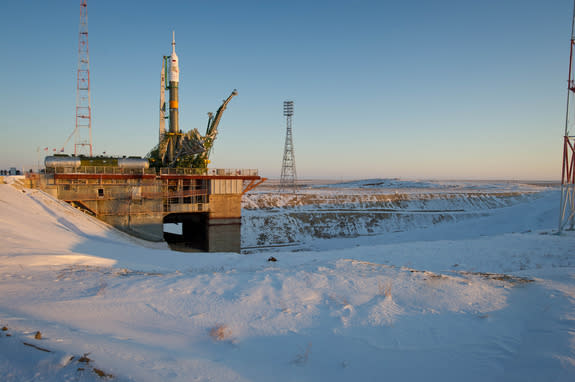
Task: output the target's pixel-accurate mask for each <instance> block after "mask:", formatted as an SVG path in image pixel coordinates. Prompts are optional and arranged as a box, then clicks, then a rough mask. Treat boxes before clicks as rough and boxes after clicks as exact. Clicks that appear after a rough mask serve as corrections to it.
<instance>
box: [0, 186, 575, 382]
mask: <svg viewBox="0 0 575 382" xmlns="http://www.w3.org/2000/svg"><path fill="white" fill-rule="evenodd" d="M371 183H374V182H373V181H371ZM396 186H397V184H396ZM403 186H404V185H402V187H403ZM408 186H409V187H407V189H413V188H417V186H416V185H413V184H412V185H408ZM411 186H413V187H411ZM460 186H461V185H459V186H449V187H451V188H449V187H448V188H445V187H443V186H440V187H437V188H436V189H435V191H433V188H430V187H429V185H425V187H423V186H422V187H420V188H419V189H418V191H417V192H416V191H413V190H412V191H413V192H411V191H410V192H404V191H397V190H398V189H397V188H392V189H391V190H392V193H393V194H394V195H395V191H397V192H398V195H400V197H397V198H395V199H394V198H390V200H388V201H385V200H384V199H385V198H383V197H381V198H380V199H381V200H379V199H377V198H378V197H377V196H373V195H374V190H373V188H370V189H367V190H366V189H363V191H361V192H369V193H371V194H370V195H369V196H365V197H361V198H359V199H357V198H356V196H357V195H358V193H361V192H360V191H358V189H361V187H359V188H358V187H355V185H354V187H353V188H348V187H346V186H343V185H339V186H337V187H336V186H331V187H330V190H331V191H329V190H328V189H327V188H322V189H320V190H315V191H311V190H307V191H306V192H305V193H306V194H313V195H316V196H313V197H310V198H311V199H314V200H316V201H317V200H318V199H323V200H324V202H323V203H316V202H315V201H312V202H310V203H299V204H298V203H293V204H294V205H293V206H291V205H290V203H291V202H290V201H289V198H281V200H282V203H284V206H283V207H282V208H279V207H276V206H273V204H272V205H265V206H258V203H259V202H260V201H261V200H263V199H267V200H268V202H269V199H270V198H273V197H272V196H270V194H265V193H260V194H254V195H252V196H250V198H248V199H247V200H246V203H248V204H250V203H251V204H252V206H251V210H246V214H245V216H246V219H245V221H244V226H245V228H244V230H245V232H246V240H247V241H248V242H249V241H250V240H252V241H254V242H256V245H255V246H256V247H257V246H258V245H257V238H258V232H257V230H256V229H255V228H254V227H256V226H257V225H258V224H260V223H257V221H258V219H260V218H264V219H265V216H266V215H267V216H279V218H276V221H283V222H284V223H285V224H286V225H290V224H295V225H296V226H297V229H295V230H294V236H293V237H294V238H295V239H294V242H297V243H298V245H297V246H295V247H286V248H277V247H274V248H272V249H269V248H268V249H264V248H263V247H264V246H265V245H273V244H274V241H273V240H271V241H270V240H268V242H266V243H264V245H262V246H260V247H259V248H255V249H252V252H253V253H251V254H249V255H238V254H215V253H211V254H192V253H176V252H170V251H169V250H167V249H166V248H165V247H164V246H162V245H153V246H152V245H148V244H146V243H145V242H141V241H138V240H136V239H133V238H130V237H128V236H126V235H123V234H121V233H118V232H117V231H115V230H113V229H110V228H109V227H108V226H106V225H105V224H103V223H101V222H99V221H97V220H94V219H92V218H90V217H88V216H85V215H83V214H82V213H81V212H78V211H77V210H75V209H73V208H71V207H69V206H67V205H66V204H64V203H61V202H59V201H57V200H54V199H52V198H50V197H48V196H46V195H45V194H43V193H41V192H39V191H34V190H17V189H15V188H13V187H12V186H10V185H0V237H1V243H0V245H1V247H0V248H1V249H0V328H1V329H5V330H0V380H2V381H100V380H106V379H111V380H117V381H272V380H273V381H330V382H331V381H349V380H357V381H380V380H392V381H397V380H404V381H420V380H431V381H434V380H441V381H461V380H466V381H573V380H575V268H574V267H575V255H574V250H573V248H574V244H575V235H573V233H571V232H568V233H564V234H562V235H561V236H558V235H556V234H555V233H554V228H555V227H556V226H557V220H558V217H557V211H558V206H559V200H558V197H559V194H558V191H557V189H554V188H545V187H540V186H528V185H522V186H517V185H516V184H505V183H500V184H499V183H498V184H490V183H483V184H472V185H471V186H472V187H474V188H473V189H468V190H461V189H460V190H459V192H460V193H462V194H464V195H463V196H461V197H455V196H449V195H455V193H456V192H455V191H454V189H453V187H460ZM376 188H377V187H376ZM379 188H380V189H381V188H382V187H379ZM460 188H461V187H460ZM386 190H387V189H386ZM386 192H387V191H386ZM336 194H337V195H340V196H338V197H336V196H334V195H336ZM375 194H379V192H375ZM406 194H412V196H411V197H404V196H401V195H406ZM424 194H427V195H430V196H429V197H427V199H426V198H425V197H423V196H422V195H424ZM440 194H441V195H440ZM487 194H493V195H487ZM317 195H319V196H317ZM341 195H343V196H341ZM346 195H347V196H346ZM349 195H351V198H355V199H353V200H352V199H349V198H350V196H349ZM434 195H435V196H434ZM480 195H481V196H480ZM337 198H343V199H344V200H343V203H342V200H341V199H338V200H337V202H333V200H334V199H337ZM370 198H374V199H370ZM474 198H477V199H474ZM308 200H309V199H308ZM329 200H332V201H331V202H330V201H329ZM266 203H267V202H266ZM269 203H271V202H269ZM346 203H347V204H346ZM382 203H389V204H388V205H382ZM353 209H357V210H358V211H359V213H361V214H367V215H374V214H380V213H390V214H391V215H392V216H397V215H402V214H403V215H409V216H412V215H413V216H415V217H413V218H412V219H411V220H408V221H407V222H406V221H403V220H401V219H400V218H397V219H396V220H394V219H395V218H393V217H390V218H388V219H387V220H386V221H387V222H391V223H390V224H396V226H395V227H396V228H397V229H395V228H394V229H386V228H385V226H386V225H385V224H384V221H383V220H382V221H381V222H380V221H379V220H378V221H377V222H376V221H374V223H373V224H372V226H371V227H372V228H373V229H372V231H369V230H368V228H369V224H367V223H365V222H364V223H361V224H358V225H357V227H356V228H353V229H351V228H350V229H349V230H348V231H346V232H347V233H346V234H344V235H341V230H333V229H331V228H330V227H329V226H330V224H332V223H330V222H333V221H335V220H330V219H332V218H333V216H330V217H328V218H323V220H322V218H321V216H319V215H317V214H319V213H322V212H326V213H327V214H328V215H333V214H340V213H343V212H347V213H351V212H353V211H343V212H341V210H353ZM382 209H385V210H392V211H380V210H382ZM310 210H312V211H310ZM326 210H328V211H326ZM374 210H375V211H374ZM356 212H357V211H356ZM293 213H295V214H297V213H299V214H300V215H301V216H299V217H298V218H297V219H296V218H294V219H295V220H293V221H292V220H289V219H288V220H286V219H287V218H286V216H289V215H290V214H293ZM306 214H307V215H310V214H312V215H313V216H314V219H319V220H317V221H315V222H314V221H313V219H308V220H305V216H304V215H306ZM448 215H452V216H455V218H453V219H449V218H442V219H439V220H436V221H434V220H433V219H430V218H429V216H448ZM459 217H461V218H459ZM356 218H357V219H359V220H361V219H363V218H362V217H361V216H356ZM272 220H273V219H272ZM272 220H270V221H272ZM355 220H356V219H351V220H346V221H345V223H344V224H343V225H344V226H345V225H349V224H352V225H353V222H354V221H355ZM290 222H291V223H290ZM302 222H304V223H305V222H307V223H306V224H307V225H306V224H303V223H302ZM314 223H321V224H325V227H324V228H321V229H319V231H318V232H320V233H322V232H323V233H325V232H327V233H328V235H327V237H324V238H322V237H321V235H320V236H318V235H315V234H314V233H311V234H307V233H306V231H309V230H310V229H311V228H312V227H313V226H314ZM376 223H377V224H376ZM302 224H303V225H302ZM301 227H303V231H302V230H300V228H301ZM362 227H363V228H362ZM278 228H281V225H278ZM280 231H281V229H280ZM285 232H286V229H284V230H283V231H282V232H280V233H279V234H278V235H277V237H276V239H277V243H275V244H278V243H279V242H281V241H282V240H284V239H286V238H287V237H288V235H287V234H286V233H285ZM274 240H275V239H274ZM294 249H295V250H297V251H294ZM270 256H273V257H274V258H275V259H277V261H276V262H271V261H267V260H268V258H269V257H270ZM38 331H39V332H40V333H41V339H36V338H35V335H36V333H37V332H38Z"/></svg>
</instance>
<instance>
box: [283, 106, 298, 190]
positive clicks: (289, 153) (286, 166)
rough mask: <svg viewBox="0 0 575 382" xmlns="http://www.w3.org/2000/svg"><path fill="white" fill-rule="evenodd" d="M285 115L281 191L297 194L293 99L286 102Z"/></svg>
mask: <svg viewBox="0 0 575 382" xmlns="http://www.w3.org/2000/svg"><path fill="white" fill-rule="evenodd" d="M284 116H285V117H286V141H285V147H284V157H283V162H282V172H281V177H280V188H279V192H280V193H284V192H289V191H291V192H293V193H294V194H295V193H296V192H297V185H296V181H297V176H296V170H295V155H294V149H293V139H292V116H293V101H285V102H284Z"/></svg>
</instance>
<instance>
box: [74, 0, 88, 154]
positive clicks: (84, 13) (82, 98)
mask: <svg viewBox="0 0 575 382" xmlns="http://www.w3.org/2000/svg"><path fill="white" fill-rule="evenodd" d="M74 155H89V156H92V108H91V106H90V55H89V50H88V4H87V0H81V1H80V29H79V38H78V76H77V86H76V129H75V130H74Z"/></svg>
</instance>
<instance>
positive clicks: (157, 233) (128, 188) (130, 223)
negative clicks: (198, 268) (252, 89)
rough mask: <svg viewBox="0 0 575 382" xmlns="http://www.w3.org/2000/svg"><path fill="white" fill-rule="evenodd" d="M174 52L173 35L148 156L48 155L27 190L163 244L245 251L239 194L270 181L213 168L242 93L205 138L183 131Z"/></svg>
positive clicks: (213, 120) (187, 248)
mask: <svg viewBox="0 0 575 382" xmlns="http://www.w3.org/2000/svg"><path fill="white" fill-rule="evenodd" d="M175 46H176V42H175V36H174V35H173V36H172V54H171V55H170V56H164V57H163V61H162V72H161V93H160V129H159V140H158V144H157V145H156V146H155V147H154V148H153V149H152V150H151V151H150V152H149V153H148V155H147V157H146V158H138V157H129V158H126V157H123V158H114V157H93V156H91V155H90V156H76V155H74V156H68V155H54V156H50V157H46V159H45V166H46V169H45V173H44V174H31V175H30V176H29V177H28V179H29V182H30V184H29V185H30V186H31V187H35V188H40V189H42V190H44V191H46V192H47V193H49V194H51V195H53V196H54V197H56V198H58V199H60V200H64V201H66V202H68V203H70V204H71V205H73V206H75V207H77V208H79V209H81V210H83V211H84V212H86V213H89V214H91V215H93V216H95V217H97V218H99V219H101V220H103V221H105V222H107V223H109V224H111V225H112V226H114V227H116V228H118V229H120V230H122V231H125V232H127V233H129V234H132V235H135V236H137V237H140V238H142V239H146V240H150V241H166V242H167V243H168V244H169V245H170V247H171V248H173V249H176V250H180V251H201V252H240V249H241V233H240V232H241V211H242V208H241V200H242V195H243V194H244V193H246V192H248V191H250V190H251V189H253V188H255V187H257V186H258V185H259V184H261V183H262V182H264V181H265V180H266V179H265V178H261V177H260V176H259V175H258V172H257V170H245V169H233V170H230V169H210V168H208V164H209V155H210V152H211V149H212V146H213V143H214V141H215V139H216V136H217V133H218V125H219V123H220V121H221V118H222V114H223V112H224V110H225V109H226V107H227V105H228V103H229V102H230V100H231V99H232V98H233V97H234V96H236V95H237V94H238V93H237V91H236V90H235V89H234V90H233V91H232V93H231V94H230V96H229V97H228V98H227V99H225V100H224V101H223V103H222V105H221V106H220V107H219V109H218V111H217V112H216V114H215V115H214V114H212V113H208V116H209V117H208V126H207V130H206V133H205V135H201V134H200V133H199V131H198V130H197V129H193V130H190V131H189V132H187V133H184V132H182V131H181V130H180V128H179V122H178V113H179V112H178V110H179V104H178V91H179V66H178V65H179V64H178V56H177V55H176V51H175ZM168 69H169V70H168ZM166 83H168V85H166ZM166 93H168V94H169V102H168V105H169V108H167V107H166V102H165V98H166V97H165V96H166ZM168 109H169V111H168ZM166 120H168V122H169V129H168V131H166V128H165V123H166ZM165 227H172V229H165ZM174 227H175V228H176V229H173V228H174Z"/></svg>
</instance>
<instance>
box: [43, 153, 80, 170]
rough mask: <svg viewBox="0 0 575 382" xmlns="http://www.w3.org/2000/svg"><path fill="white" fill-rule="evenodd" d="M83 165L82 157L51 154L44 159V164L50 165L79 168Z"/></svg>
mask: <svg viewBox="0 0 575 382" xmlns="http://www.w3.org/2000/svg"><path fill="white" fill-rule="evenodd" d="M80 165H81V161H80V158H76V157H64V156H62V157H56V156H49V157H46V158H45V159H44V166H46V168H48V167H53V168H54V167H60V168H61V167H72V168H78V167H80Z"/></svg>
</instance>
